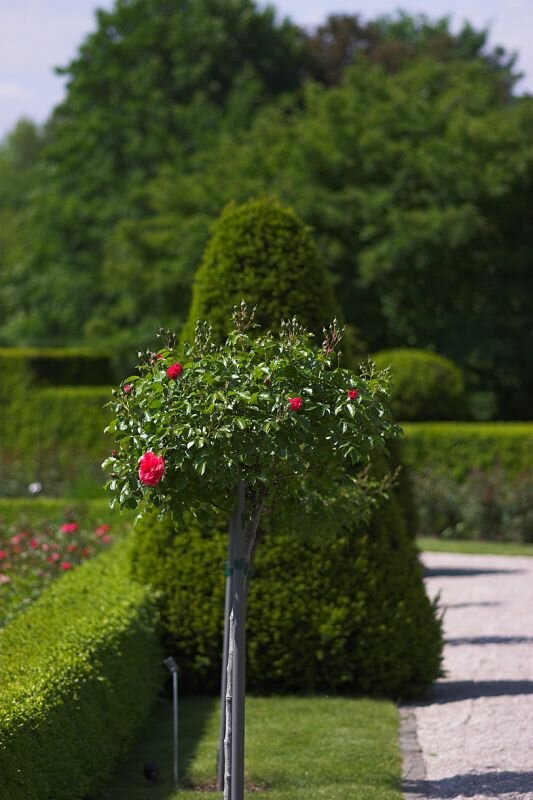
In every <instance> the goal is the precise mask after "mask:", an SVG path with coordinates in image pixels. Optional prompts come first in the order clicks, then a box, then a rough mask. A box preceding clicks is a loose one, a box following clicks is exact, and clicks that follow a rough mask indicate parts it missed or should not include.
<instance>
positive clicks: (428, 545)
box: [416, 537, 533, 556]
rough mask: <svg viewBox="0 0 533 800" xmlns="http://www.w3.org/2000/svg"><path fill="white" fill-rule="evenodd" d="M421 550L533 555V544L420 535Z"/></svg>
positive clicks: (419, 544) (419, 545)
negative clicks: (431, 537) (437, 537)
mask: <svg viewBox="0 0 533 800" xmlns="http://www.w3.org/2000/svg"><path fill="white" fill-rule="evenodd" d="M416 543H417V545H418V547H419V549H420V550H429V551H433V552H436V553H472V554H479V555H497V556H533V544H520V543H519V542H478V541H468V540H463V539H430V538H429V537H427V538H426V537H420V538H419V539H417V540H416Z"/></svg>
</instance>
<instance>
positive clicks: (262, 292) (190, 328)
mask: <svg viewBox="0 0 533 800" xmlns="http://www.w3.org/2000/svg"><path fill="white" fill-rule="evenodd" d="M241 300H244V301H245V302H246V303H247V304H248V306H249V307H252V306H255V305H257V314H256V321H257V322H258V323H259V324H260V325H261V326H262V327H263V328H270V329H271V330H277V329H278V328H279V325H280V323H281V321H282V320H283V319H288V318H291V317H293V316H296V317H298V321H299V322H300V323H301V324H302V325H304V326H305V327H306V328H307V329H308V330H310V331H312V332H313V333H314V334H315V335H316V336H319V335H320V334H321V333H322V329H323V327H324V326H325V325H328V324H329V323H330V322H331V320H332V319H333V318H334V317H337V319H340V309H339V306H338V305H337V303H336V301H335V298H334V296H333V291H332V289H331V286H330V285H329V283H328V280H327V277H326V274H325V271H324V269H323V268H322V265H321V263H320V258H319V253H318V250H317V247H316V245H315V242H314V240H313V237H312V234H311V229H310V228H309V227H307V226H306V225H305V224H304V223H303V222H302V221H301V220H300V218H299V217H298V216H297V215H296V214H295V212H294V211H292V209H290V208H287V207H285V206H282V205H281V203H279V202H278V201H277V200H275V199H273V198H260V199H257V200H250V201H249V202H247V203H244V204H243V205H239V206H237V205H235V204H234V203H230V204H229V205H228V206H226V208H225V209H224V211H223V212H222V215H221V216H220V218H219V220H218V221H217V222H216V223H215V225H214V226H213V230H212V236H211V239H210V241H209V243H208V245H207V247H206V250H205V253H204V257H203V259H202V262H201V264H200V266H199V268H198V271H197V273H196V277H195V281H194V286H193V299H192V305H191V310H190V314H189V319H188V322H187V324H186V326H185V328H184V331H183V334H182V338H183V339H184V340H185V341H192V340H193V338H194V328H195V325H196V321H197V320H198V319H202V320H206V321H207V322H209V323H210V325H211V326H212V327H213V330H214V335H215V338H216V339H217V340H218V341H220V340H222V339H223V338H224V337H225V335H226V334H227V333H228V331H229V329H230V326H231V312H232V309H233V307H234V306H236V305H238V304H239V303H240V302H241ZM319 341H320V340H319ZM347 344H351V343H349V342H347Z"/></svg>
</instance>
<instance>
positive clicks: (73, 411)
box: [0, 348, 112, 497]
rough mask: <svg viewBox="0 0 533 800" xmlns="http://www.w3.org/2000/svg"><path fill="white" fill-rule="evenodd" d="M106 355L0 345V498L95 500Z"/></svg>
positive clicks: (107, 442) (105, 442)
mask: <svg viewBox="0 0 533 800" xmlns="http://www.w3.org/2000/svg"><path fill="white" fill-rule="evenodd" d="M111 381H112V369H111V363H110V358H109V356H108V355H107V354H105V353H99V352H95V351H92V350H88V349H80V348H53V349H42V348H40V349H37V348H0V403H1V404H2V411H3V413H2V414H1V415H0V496H2V495H3V496H6V495H7V496H11V495H21V494H26V492H27V487H28V485H29V483H31V482H38V483H40V484H42V487H43V490H44V492H45V494H48V495H62V494H70V495H71V496H78V497H79V496H82V497H83V496H89V497H90V496H95V495H96V496H98V495H99V494H101V485H102V482H103V479H102V472H101V469H100V464H101V462H102V461H103V459H104V458H105V456H106V455H107V454H108V453H109V450H110V448H111V444H112V442H111V439H110V438H108V437H106V436H105V434H104V428H105V426H106V424H107V423H108V421H109V418H110V415H109V413H108V412H107V411H106V409H105V408H104V406H105V405H106V404H107V402H108V401H109V400H110V398H111V392H110V389H107V388H105V385H106V384H108V383H110V382H111Z"/></svg>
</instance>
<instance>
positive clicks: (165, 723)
mask: <svg viewBox="0 0 533 800" xmlns="http://www.w3.org/2000/svg"><path fill="white" fill-rule="evenodd" d="M246 725H247V727H246V748H247V751H246V780H247V784H248V786H249V787H250V790H249V791H247V792H246V796H247V797H248V798H252V797H262V796H264V797H265V798H268V800H401V798H402V794H401V791H400V788H399V787H400V779H401V778H400V776H401V760H400V753H399V750H398V744H397V732H398V717H397V711H396V707H395V706H394V705H393V703H390V702H387V701H379V700H360V699H351V698H339V697H327V696H321V697H270V698H257V697H250V698H248V699H247V712H246ZM217 731H218V703H217V701H216V700H215V699H214V698H204V697H200V698H188V699H186V700H183V701H180V784H181V785H180V789H179V791H178V792H177V793H176V792H174V791H173V788H172V707H171V704H170V703H168V702H165V703H161V704H160V705H159V706H158V708H157V709H156V711H155V713H154V715H153V717H152V719H151V721H150V724H149V725H148V726H147V728H146V730H145V731H144V734H143V735H142V736H140V737H139V740H138V742H137V744H136V745H135V746H134V747H133V748H132V750H131V751H130V753H129V755H128V757H127V758H126V760H125V761H124V763H123V764H122V765H121V766H120V768H119V769H118V770H117V771H116V774H115V776H114V779H113V781H112V783H110V785H109V786H108V787H107V788H106V789H105V790H104V791H102V792H101V793H99V794H96V795H93V796H92V797H91V800H201V798H208V797H210V798H213V797H219V796H220V795H219V794H218V793H217V792H214V791H213V788H214V781H215V758H216V742H217ZM147 761H155V762H157V763H158V764H159V767H160V771H161V777H160V780H159V782H158V783H157V784H151V783H149V782H147V781H146V780H145V779H144V777H143V774H142V768H143V764H144V763H146V762H147Z"/></svg>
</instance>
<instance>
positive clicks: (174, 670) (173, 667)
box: [164, 656, 179, 790]
mask: <svg viewBox="0 0 533 800" xmlns="http://www.w3.org/2000/svg"><path fill="white" fill-rule="evenodd" d="M164 664H165V667H168V669H169V670H170V672H171V674H172V706H173V712H174V713H173V716H174V788H175V789H176V790H177V788H178V673H179V667H178V665H177V664H176V662H175V661H174V659H173V658H172V656H169V657H168V658H165V661H164Z"/></svg>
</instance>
